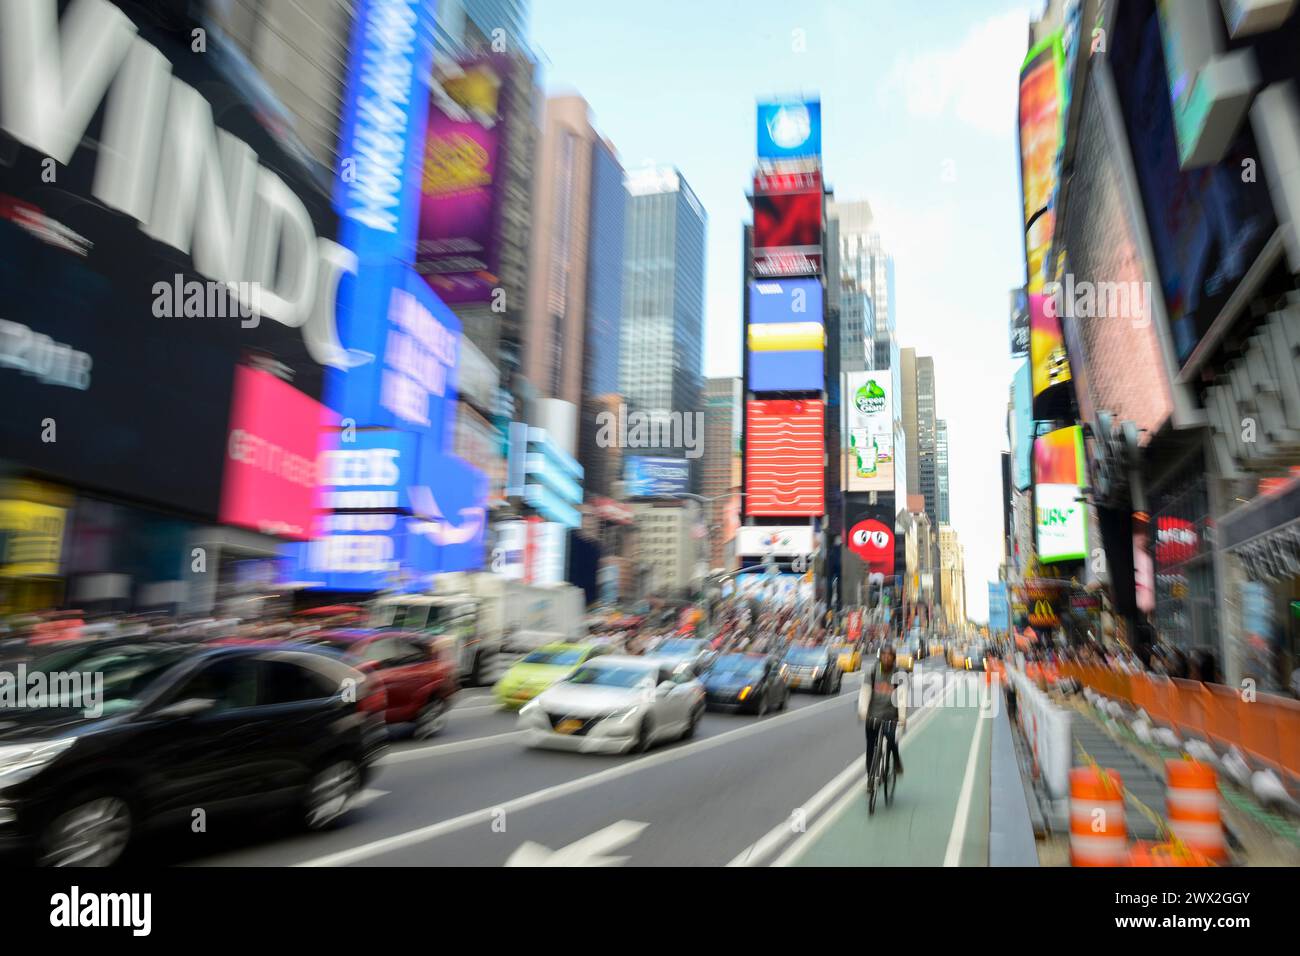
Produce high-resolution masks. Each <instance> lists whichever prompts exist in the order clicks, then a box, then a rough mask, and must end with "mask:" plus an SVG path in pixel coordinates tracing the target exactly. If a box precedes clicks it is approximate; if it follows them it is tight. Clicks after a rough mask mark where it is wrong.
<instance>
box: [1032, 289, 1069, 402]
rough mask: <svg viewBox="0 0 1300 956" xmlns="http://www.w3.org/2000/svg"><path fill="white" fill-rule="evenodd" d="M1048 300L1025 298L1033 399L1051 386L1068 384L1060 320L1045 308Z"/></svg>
mask: <svg viewBox="0 0 1300 956" xmlns="http://www.w3.org/2000/svg"><path fill="white" fill-rule="evenodd" d="M1048 300H1049V296H1048V295H1046V294H1044V293H1039V292H1031V293H1030V294H1029V367H1030V371H1031V375H1032V378H1033V386H1034V398H1038V396H1039V395H1042V394H1043V393H1044V392H1046V391H1047V390H1048V389H1049V388H1051V387H1052V386H1053V385H1060V384H1062V383H1064V382H1068V381H1069V380H1070V359H1069V356H1068V355H1067V353H1066V351H1065V337H1064V335H1062V334H1061V320H1060V319H1059V318H1058V317H1057V316H1056V314H1055V313H1054V311H1053V310H1051V309H1049V308H1048Z"/></svg>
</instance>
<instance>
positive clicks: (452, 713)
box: [447, 704, 503, 717]
mask: <svg viewBox="0 0 1300 956" xmlns="http://www.w3.org/2000/svg"><path fill="white" fill-rule="evenodd" d="M485 710H503V708H502V707H501V705H500V704H475V705H472V706H470V707H453V708H452V709H451V710H449V711H447V716H448V717H463V716H465V715H466V714H477V713H481V712H483V711H485Z"/></svg>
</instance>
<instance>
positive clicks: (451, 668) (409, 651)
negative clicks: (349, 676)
mask: <svg viewBox="0 0 1300 956" xmlns="http://www.w3.org/2000/svg"><path fill="white" fill-rule="evenodd" d="M305 641H306V642H307V643H309V644H313V645H318V646H325V647H330V648H333V649H335V650H337V651H339V652H340V653H341V654H342V655H343V660H344V662H345V663H347V664H350V665H352V666H353V667H355V668H356V669H357V670H359V671H361V672H362V673H365V674H369V675H370V676H372V677H374V678H375V679H376V680H378V681H379V682H380V683H381V684H383V685H384V690H385V692H386V693H387V694H388V709H387V711H386V712H385V714H384V718H385V719H386V720H387V721H388V723H390V724H405V723H410V724H412V735H413V736H414V737H415V738H416V739H417V740H427V739H428V738H430V737H432V736H434V735H435V734H438V733H440V732H441V731H442V729H443V728H444V727H445V726H446V723H447V711H448V710H450V709H451V699H452V697H453V695H455V693H456V691H457V690H459V689H460V686H459V685H458V684H457V683H456V667H455V665H454V664H453V663H452V662H451V661H450V660H448V659H447V658H446V657H445V656H443V655H442V654H440V653H438V650H437V648H436V647H435V646H434V645H433V643H432V642H431V641H429V640H428V639H427V638H425V637H424V636H422V635H419V634H415V633H408V632H400V631H389V630H373V629H369V628H349V629H344V630H330V631H318V632H316V633H314V634H312V635H310V636H309V637H307V638H305Z"/></svg>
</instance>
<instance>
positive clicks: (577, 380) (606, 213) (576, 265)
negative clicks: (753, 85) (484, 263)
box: [524, 95, 625, 406]
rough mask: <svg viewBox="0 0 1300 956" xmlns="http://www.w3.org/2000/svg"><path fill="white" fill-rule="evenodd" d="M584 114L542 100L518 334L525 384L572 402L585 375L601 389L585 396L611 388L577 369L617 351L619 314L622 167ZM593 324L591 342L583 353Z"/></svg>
mask: <svg viewBox="0 0 1300 956" xmlns="http://www.w3.org/2000/svg"><path fill="white" fill-rule="evenodd" d="M589 117H590V110H589V108H588V106H587V101H586V100H584V99H583V98H582V97H581V96H575V95H568V96H556V97H551V98H550V99H548V100H547V101H546V110H545V118H544V121H543V126H542V138H541V142H540V145H539V148H538V150H537V165H536V179H535V181H534V186H533V198H534V203H533V228H532V238H533V242H532V250H531V254H530V262H529V270H530V274H531V276H532V281H531V282H530V284H529V289H528V312H527V319H526V321H525V333H524V373H525V375H526V376H527V377H528V380H529V381H530V382H531V383H532V385H533V387H534V388H536V389H537V392H538V394H539V395H542V396H545V397H547V398H562V399H564V400H565V401H566V402H569V403H571V404H573V405H574V406H577V405H578V404H579V403H580V402H581V400H582V395H583V393H584V385H586V384H587V378H588V373H589V372H590V373H591V374H593V375H594V376H595V377H596V378H597V379H599V383H598V384H599V386H600V387H598V388H597V389H594V390H592V389H590V388H589V387H588V389H587V394H591V395H600V394H604V393H605V392H613V391H617V389H618V379H617V372H616V371H615V370H614V369H612V368H611V367H608V366H606V367H601V366H600V365H599V364H596V365H595V366H594V367H593V368H591V369H588V368H587V367H586V365H587V361H586V360H587V358H588V357H590V358H592V359H593V360H594V361H595V362H596V363H599V362H600V361H601V360H602V359H604V358H605V357H606V356H607V355H609V354H610V353H611V352H612V353H613V354H617V345H616V344H615V343H614V342H611V339H612V337H613V335H615V334H617V328H618V312H619V308H620V303H619V302H618V297H619V293H620V289H621V283H622V270H623V263H622V248H623V228H624V196H625V192H624V190H623V185H622V167H621V166H620V165H619V163H618V160H617V158H616V157H615V155H614V153H613V151H612V149H611V148H610V147H609V146H608V145H607V144H606V143H604V142H603V141H602V140H601V139H600V137H599V136H598V135H597V133H596V131H595V130H594V129H593V128H592V126H591V121H590V118H589ZM593 255H594V256H595V257H596V258H594V259H593ZM593 295H594V301H593V300H592V296H593ZM592 320H595V321H594V328H591V331H592V332H593V334H594V337H595V338H596V339H598V341H593V342H592V343H590V347H589V346H588V342H587V333H588V330H589V327H591V326H592V325H593V321H592ZM611 361H612V359H611Z"/></svg>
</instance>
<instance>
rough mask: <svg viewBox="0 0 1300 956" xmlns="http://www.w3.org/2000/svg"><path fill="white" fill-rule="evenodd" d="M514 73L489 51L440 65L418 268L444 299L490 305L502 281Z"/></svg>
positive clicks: (425, 177) (426, 142)
mask: <svg viewBox="0 0 1300 956" xmlns="http://www.w3.org/2000/svg"><path fill="white" fill-rule="evenodd" d="M509 76H510V60H509V58H507V57H505V56H487V57H480V58H477V59H473V60H468V61H465V62H462V63H458V64H450V65H446V66H443V67H441V73H440V75H439V76H436V77H435V78H434V83H433V84H432V85H431V87H430V94H431V100H432V102H431V103H430V106H429V122H428V128H427V131H426V133H425V139H424V163H423V167H422V174H421V183H420V234H419V243H418V245H417V246H416V254H415V267H416V270H417V271H418V272H419V273H420V274H421V275H423V276H424V277H425V280H426V281H427V282H428V283H429V285H431V286H432V287H433V290H434V291H435V292H437V293H438V296H439V297H440V298H441V299H442V300H443V301H444V302H449V303H452V304H460V303H466V302H488V301H490V300H491V298H492V290H493V289H494V288H495V287H496V286H497V284H498V277H497V269H498V267H499V262H498V260H499V252H498V249H497V248H496V231H497V220H498V218H499V207H500V204H501V198H502V197H501V192H502V191H501V183H500V179H501V176H502V173H503V170H504V166H505V158H504V155H503V154H504V147H503V140H504V135H503V133H504V129H505V123H504V121H503V117H502V108H501V107H502V104H503V103H504V101H505V97H504V95H503V88H504V86H505V84H506V83H507V82H508V80H509Z"/></svg>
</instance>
